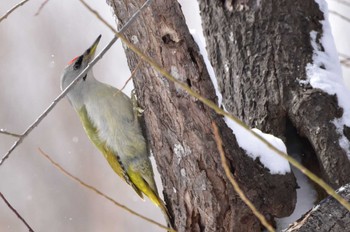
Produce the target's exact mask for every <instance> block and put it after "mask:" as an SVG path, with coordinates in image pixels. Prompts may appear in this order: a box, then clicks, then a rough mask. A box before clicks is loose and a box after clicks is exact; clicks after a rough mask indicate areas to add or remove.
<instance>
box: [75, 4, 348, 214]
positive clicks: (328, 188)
mask: <svg viewBox="0 0 350 232" xmlns="http://www.w3.org/2000/svg"><path fill="white" fill-rule="evenodd" d="M80 1H81V2H83V4H84V5H85V6H86V7H87V8H88V9H89V10H91V11H92V13H94V14H95V15H96V17H97V18H98V19H100V20H101V22H103V23H104V24H105V25H106V26H107V27H108V28H110V29H111V30H112V31H113V32H114V33H115V35H116V36H119V38H120V39H121V40H122V41H123V43H124V44H125V45H126V46H127V47H128V48H129V49H130V50H132V51H133V52H134V53H135V54H137V55H138V56H139V57H140V58H141V59H142V60H144V61H145V62H147V63H148V64H150V65H151V66H152V67H153V68H154V69H155V70H157V71H158V72H159V73H160V74H162V75H163V76H164V77H165V78H167V79H168V80H169V81H172V82H174V83H176V84H177V85H178V86H179V87H181V88H182V89H183V90H185V91H186V92H187V93H189V94H190V95H191V96H192V97H195V98H197V99H198V100H199V101H201V102H202V103H203V104H205V105H206V106H208V107H209V108H211V109H213V110H214V111H215V112H216V113H217V114H220V115H223V116H226V117H227V118H229V119H231V120H232V121H234V122H236V123H237V124H239V125H240V126H241V127H243V128H244V129H246V130H247V131H248V132H249V133H250V134H251V135H252V136H254V137H256V138H258V139H259V140H260V141H261V142H263V143H264V144H265V145H266V146H267V147H268V148H270V149H271V150H272V151H274V152H275V153H276V154H278V155H279V156H281V157H283V158H284V159H286V160H288V162H289V163H290V164H292V165H293V166H294V167H296V168H297V169H299V170H300V171H301V172H302V173H304V174H305V175H306V176H308V177H309V178H310V179H311V180H312V181H313V182H315V183H317V184H318V185H319V186H320V187H321V188H323V189H324V190H325V191H326V192H327V193H328V194H329V195H331V196H332V197H334V198H335V199H336V200H337V201H338V202H339V203H340V204H341V205H343V206H344V207H345V208H346V209H347V210H348V211H350V203H349V202H347V201H346V200H345V199H344V198H343V197H341V196H340V195H339V194H338V193H336V192H335V190H334V189H333V188H332V187H331V186H330V185H328V184H327V183H326V182H325V181H324V180H322V179H321V178H319V177H318V176H316V175H315V174H313V173H312V172H311V171H310V170H308V169H307V168H306V167H304V166H303V165H301V164H300V163H299V162H298V161H297V160H295V159H294V158H292V157H291V156H288V155H287V154H286V153H284V152H282V151H280V150H279V149H278V148H276V147H275V146H273V145H272V144H271V143H270V142H269V141H267V140H266V139H265V138H264V137H262V136H261V135H259V134H257V133H256V132H254V131H253V130H251V129H250V128H249V126H247V125H246V124H245V123H244V122H242V121H241V120H240V119H238V118H237V117H235V116H233V115H232V114H230V113H228V112H226V111H224V110H222V109H221V108H220V107H218V106H217V104H216V103H214V102H213V101H210V100H208V99H206V98H205V97H203V96H202V95H200V94H199V93H197V92H195V91H194V90H192V89H191V88H190V87H189V86H188V85H187V84H185V83H183V82H181V81H179V80H177V79H176V78H175V77H173V76H172V75H171V74H169V73H168V72H167V71H166V70H165V69H164V68H162V67H161V66H160V65H159V64H158V63H157V62H155V61H154V60H152V59H151V58H150V57H148V56H147V55H145V54H144V53H143V52H142V51H141V50H140V49H138V48H137V47H135V46H134V45H133V44H132V43H130V42H129V41H128V40H127V39H126V38H125V37H124V36H123V35H121V34H120V33H119V32H117V31H116V30H115V29H114V28H113V27H112V26H111V25H109V24H108V22H107V21H106V20H104V19H103V18H102V17H101V16H100V15H99V14H98V13H97V12H96V11H93V9H92V8H91V7H90V6H88V5H87V4H86V3H85V2H84V0H80Z"/></svg>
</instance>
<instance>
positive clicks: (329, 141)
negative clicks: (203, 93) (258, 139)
mask: <svg viewBox="0 0 350 232" xmlns="http://www.w3.org/2000/svg"><path fill="white" fill-rule="evenodd" d="M199 2H200V10H201V16H202V21H203V27H204V33H205V36H206V40H207V46H208V50H209V56H210V60H211V62H212V64H213V66H214V70H215V72H216V76H217V77H218V82H219V86H220V88H221V92H222V94H223V104H224V105H225V107H226V109H228V110H229V111H230V112H232V113H233V114H235V115H237V116H238V117H240V118H241V119H242V120H243V121H244V122H245V123H247V124H248V125H250V126H252V127H258V128H259V129H261V130H262V131H264V132H267V133H272V134H274V135H276V136H278V137H281V138H284V139H287V140H288V136H289V134H288V133H287V132H286V126H287V127H292V128H293V127H294V128H296V131H297V133H298V134H299V135H298V136H300V138H299V139H301V141H302V142H303V144H302V145H301V146H302V147H301V150H300V152H301V153H302V155H304V156H308V157H307V158H311V160H313V162H312V163H311V164H310V165H309V168H311V169H313V170H315V169H317V167H315V166H317V160H318V162H319V165H320V169H321V173H320V174H321V175H322V176H323V178H324V179H325V180H326V181H328V182H329V183H330V184H331V185H333V186H334V187H339V186H341V185H343V184H345V183H348V182H349V181H350V163H349V160H348V157H347V155H346V151H345V150H343V149H342V148H341V147H340V145H339V138H340V134H339V133H338V132H337V130H336V127H335V126H334V124H333V123H332V121H333V120H334V119H337V118H339V117H341V116H342V114H343V113H342V109H341V108H340V107H339V106H338V102H337V98H336V96H334V95H333V96H331V95H328V94H327V93H325V92H323V91H322V90H320V89H314V88H312V87H311V86H310V84H301V82H300V80H305V79H306V69H305V67H306V65H307V64H308V63H312V62H313V60H312V55H313V48H312V46H311V38H310V32H311V31H316V32H317V35H318V37H317V41H316V42H317V43H318V46H320V47H321V49H323V48H322V44H320V41H319V40H320V37H321V36H322V34H323V31H322V25H321V23H320V20H324V15H323V12H321V11H320V9H319V5H318V3H316V2H315V1H310V0H296V1H286V0H278V1H274V0H263V1H260V0H237V1H232V0H227V1H211V0H199ZM346 129H347V128H346V127H345V128H344V131H345V130H346ZM286 137H287V138H286ZM349 138H350V137H349V136H348V139H349ZM310 156H311V157H310ZM315 156H317V159H312V158H313V157H315ZM315 162H316V164H315Z"/></svg>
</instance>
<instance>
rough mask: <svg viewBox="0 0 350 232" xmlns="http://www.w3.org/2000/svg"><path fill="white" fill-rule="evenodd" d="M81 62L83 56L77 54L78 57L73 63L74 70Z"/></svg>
mask: <svg viewBox="0 0 350 232" xmlns="http://www.w3.org/2000/svg"><path fill="white" fill-rule="evenodd" d="M82 62H83V56H79V58H78V59H77V60H76V61H75V63H74V66H73V69H74V70H77V69H79V68H80V66H81V63H82Z"/></svg>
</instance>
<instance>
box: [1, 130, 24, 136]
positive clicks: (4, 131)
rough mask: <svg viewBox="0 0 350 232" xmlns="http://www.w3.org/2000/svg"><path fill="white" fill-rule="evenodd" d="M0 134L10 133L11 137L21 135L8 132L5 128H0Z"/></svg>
mask: <svg viewBox="0 0 350 232" xmlns="http://www.w3.org/2000/svg"><path fill="white" fill-rule="evenodd" d="M0 134H4V135H10V136H13V137H16V138H19V137H21V136H22V135H20V134H16V133H12V132H8V131H7V130H5V129H0Z"/></svg>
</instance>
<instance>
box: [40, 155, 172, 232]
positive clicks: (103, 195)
mask: <svg viewBox="0 0 350 232" xmlns="http://www.w3.org/2000/svg"><path fill="white" fill-rule="evenodd" d="M39 152H40V154H41V155H42V156H44V157H45V158H46V159H47V160H49V161H50V163H51V164H52V165H53V166H54V167H55V168H56V169H58V170H59V171H60V172H62V173H63V174H65V175H66V176H68V177H69V178H71V179H72V180H74V181H76V182H78V183H79V184H80V185H82V186H83V187H85V188H87V189H89V190H90V191H93V192H95V193H96V194H98V195H100V196H102V197H104V198H105V199H107V200H108V201H110V202H112V203H113V204H114V205H116V206H118V207H120V208H122V209H123V210H125V211H127V212H129V213H131V214H133V215H135V216H137V217H139V218H141V219H143V220H145V221H147V222H149V223H152V224H154V225H156V226H158V227H160V228H162V229H165V230H168V231H173V232H174V230H172V229H170V228H168V227H166V226H164V225H162V224H160V223H158V222H156V221H154V220H152V219H150V218H147V217H145V216H143V215H142V214H139V213H137V212H135V211H133V210H132V209H130V208H128V207H126V206H125V205H122V204H120V203H118V202H117V201H115V200H113V198H111V197H109V196H107V195H106V194H104V193H102V192H101V191H99V190H98V189H96V188H95V187H93V186H91V185H89V184H86V183H85V182H83V181H82V180H80V179H79V178H78V177H75V176H74V175H72V174H71V173H69V172H68V171H67V170H65V169H64V168H63V167H62V166H61V165H59V164H58V163H57V162H56V161H54V160H53V159H52V158H51V157H50V156H49V155H48V154H46V153H45V152H44V151H43V150H41V149H40V148H39Z"/></svg>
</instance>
